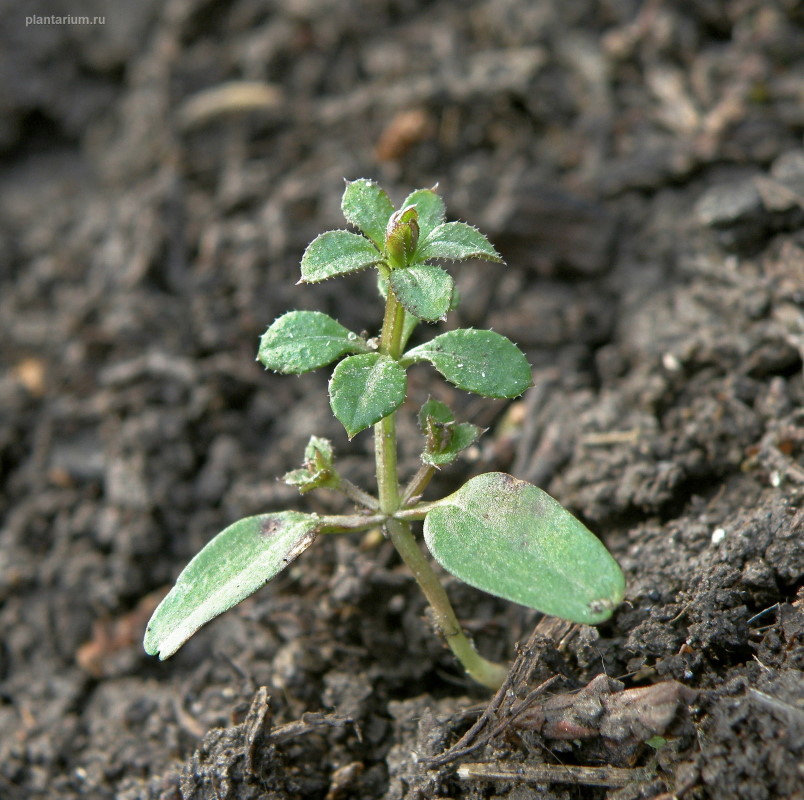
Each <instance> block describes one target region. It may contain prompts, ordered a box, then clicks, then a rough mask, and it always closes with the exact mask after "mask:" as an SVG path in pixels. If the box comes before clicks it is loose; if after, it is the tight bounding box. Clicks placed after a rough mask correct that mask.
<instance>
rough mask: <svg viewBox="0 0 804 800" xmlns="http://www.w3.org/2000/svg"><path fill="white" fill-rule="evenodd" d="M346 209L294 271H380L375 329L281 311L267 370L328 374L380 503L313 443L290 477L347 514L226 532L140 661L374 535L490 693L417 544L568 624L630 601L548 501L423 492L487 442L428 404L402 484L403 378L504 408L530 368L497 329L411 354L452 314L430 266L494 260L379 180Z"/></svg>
mask: <svg viewBox="0 0 804 800" xmlns="http://www.w3.org/2000/svg"><path fill="white" fill-rule="evenodd" d="M341 206H342V209H343V213H344V216H345V217H346V220H347V222H349V223H350V224H351V225H352V226H354V227H355V228H356V229H357V230H358V231H359V233H355V232H351V231H346V230H337V231H328V232H326V233H322V234H321V235H320V236H318V237H317V238H316V239H314V240H313V242H312V243H311V244H310V245H309V246H308V247H307V249H306V251H305V252H304V255H303V256H302V260H301V274H302V282H306V283H316V282H318V281H323V280H326V279H328V278H333V277H335V276H337V275H346V274H347V273H350V272H356V271H357V270H362V269H365V268H368V267H374V268H375V269H376V270H377V272H378V287H379V295H380V296H381V298H382V300H383V302H384V305H385V314H384V317H383V322H382V330H381V332H380V335H379V337H378V338H377V339H367V338H365V337H363V336H359V335H358V334H356V333H353V332H352V331H349V330H347V329H346V328H345V327H343V326H342V325H341V324H340V323H338V322H336V321H335V320H334V319H333V318H332V317H330V316H328V315H326V314H322V313H320V312H317V311H290V312H288V313H287V314H284V315H283V316H281V317H279V318H278V319H277V320H275V321H274V323H273V324H272V325H271V326H270V327H269V328H268V330H267V331H266V332H265V334H264V335H263V337H262V340H261V342H260V348H259V355H258V360H259V361H261V362H262V363H263V365H264V366H265V367H266V368H267V369H271V370H276V371H278V372H283V373H294V374H300V373H303V372H308V371H309V370H313V369H317V368H318V367H324V366H327V365H328V364H331V363H333V362H335V361H338V364H337V366H336V367H335V369H334V370H333V373H332V378H331V380H330V382H329V400H330V405H331V407H332V412H333V414H334V415H335V416H336V417H337V419H338V420H340V422H341V423H342V424H343V426H344V428H345V429H346V433H347V435H348V436H349V437H350V438H351V437H352V436H354V435H355V434H357V433H359V432H360V431H362V430H364V429H366V428H369V427H372V426H373V428H374V431H373V432H374V450H375V466H376V476H377V494H376V495H372V494H370V493H369V492H367V491H366V490H364V489H362V488H360V487H358V486H356V485H354V484H352V483H351V482H350V481H348V480H347V479H346V478H344V477H342V476H341V475H340V474H339V473H338V470H337V468H336V465H335V459H334V454H333V448H332V444H331V443H330V442H329V441H328V440H326V439H322V438H319V437H316V436H313V437H312V438H311V439H310V442H309V444H308V445H307V448H306V450H305V454H304V464H303V466H302V467H301V468H300V469H297V470H294V471H292V472H290V473H288V474H287V475H286V476H285V478H284V479H285V481H286V482H288V483H289V484H292V485H295V486H297V487H298V489H299V491H300V492H302V493H305V492H310V491H313V490H315V489H318V488H321V487H325V488H327V489H332V490H335V491H339V492H342V493H343V494H345V495H346V496H347V497H348V498H349V499H350V500H352V501H353V502H354V503H355V505H356V507H357V509H358V510H356V511H355V513H354V514H348V515H333V516H322V515H319V514H304V513H301V512H299V511H278V512H270V513H267V514H260V515H258V516H255V517H248V518H246V519H242V520H240V521H239V522H235V523H234V524H233V525H230V526H229V527H228V528H226V529H225V530H224V531H222V532H221V533H220V534H218V535H217V536H216V537H215V538H214V539H212V541H211V542H210V543H209V544H208V545H207V546H206V547H204V549H203V550H201V552H200V553H199V554H198V555H197V556H196V557H195V558H194V559H193V560H192V561H191V562H190V563H189V564H188V566H187V567H186V568H185V570H184V571H183V572H182V573H181V574H180V575H179V577H178V579H177V581H176V585H175V586H174V587H173V589H172V590H171V591H170V593H169V594H168V595H167V597H165V599H164V600H163V601H162V603H161V604H160V605H159V607H158V608H157V609H156V611H155V612H154V615H153V617H152V618H151V621H150V623H149V624H148V628H147V631H146V634H145V649H146V650H147V652H148V653H151V654H153V655H157V654H158V655H159V657H160V658H167V657H168V656H171V655H173V653H175V652H176V651H177V650H178V649H179V648H180V647H181V646H182V644H184V642H186V641H187V639H188V638H189V637H190V636H192V635H193V633H195V632H196V631H197V630H198V629H199V628H200V627H201V626H202V625H204V624H205V623H206V622H208V621H209V620H211V619H212V618H213V617H216V616H217V615H218V614H221V613H222V612H224V611H226V610H227V609H229V608H231V607H232V606H234V605H235V604H236V603H239V602H240V601H241V600H243V599H244V598H246V597H248V596H249V595H251V594H252V593H254V592H255V591H257V589H259V588H260V587H261V586H263V585H264V584H265V583H266V582H267V581H269V580H270V579H271V578H273V577H274V576H275V575H276V574H277V573H279V572H280V571H281V570H283V569H284V568H285V567H287V566H288V564H290V563H291V562H292V561H293V560H294V559H295V558H296V557H297V556H299V555H300V554H301V553H302V552H303V551H304V550H306V549H307V548H308V547H309V546H310V545H311V544H312V543H313V542H314V541H315V540H316V538H317V537H318V536H320V535H322V534H335V533H353V532H356V531H366V530H369V529H372V528H377V527H381V528H382V530H383V531H384V533H385V535H386V536H387V537H388V538H389V539H390V540H391V541H392V542H393V544H394V546H395V547H396V549H397V551H398V552H399V555H400V556H401V557H402V559H403V561H404V562H405V563H406V564H407V566H408V567H409V568H410V570H411V572H412V573H413V576H414V577H415V578H416V580H417V582H418V583H419V586H420V587H421V589H422V591H423V592H424V594H425V596H426V597H427V600H428V601H429V603H430V606H431V607H432V611H433V616H434V619H435V621H436V624H437V625H438V628H439V629H440V631H441V633H442V635H443V636H444V638H445V640H446V642H447V644H448V645H449V647H450V648H451V649H452V651H453V653H454V654H455V656H456V657H457V658H458V660H459V661H460V662H461V664H463V666H464V668H465V669H466V671H467V673H468V674H469V675H470V676H471V677H472V678H474V679H475V680H476V681H478V682H480V683H481V684H484V685H486V686H489V687H492V688H494V687H497V686H499V685H500V684H501V683H502V681H503V679H504V678H505V675H506V668H505V666H503V665H502V664H497V663H493V662H491V661H489V660H487V659H485V658H483V657H482V656H481V655H480V654H479V653H478V652H477V650H475V647H474V645H473V643H472V642H471V640H470V639H469V638H468V637H467V636H466V634H465V633H464V632H463V630H462V628H461V625H460V623H459V622H458V618H457V617H456V615H455V612H454V610H453V608H452V606H451V605H450V602H449V600H448V598H447V594H446V592H445V591H444V588H443V586H442V585H441V583H440V581H439V578H438V576H437V574H436V572H435V571H434V569H433V567H432V566H431V563H430V560H429V559H428V558H427V557H426V556H425V554H424V552H423V551H422V548H421V546H420V545H419V543H418V542H417V540H416V537H415V536H414V533H413V529H412V523H414V522H416V521H418V520H424V541H425V543H426V545H427V548H428V549H429V551H430V553H431V554H432V556H433V557H434V558H435V560H436V561H437V562H438V563H439V564H440V565H441V566H442V567H443V568H444V569H445V570H446V571H447V572H450V573H452V574H453V575H455V576H456V577H458V578H460V579H461V580H463V581H465V582H466V583H468V584H469V585H471V586H474V587H476V588H479V589H483V590H484V591H486V592H489V593H490V594H493V595H496V596H498V597H503V598H506V599H508V600H512V601H514V602H516V603H521V604H523V605H525V606H529V607H530V608H534V609H537V610H539V611H542V612H544V613H546V614H552V615H554V616H557V617H563V618H565V619H568V620H572V621H574V622H581V623H587V624H592V625H594V624H596V623H599V622H602V621H603V620H605V619H607V618H608V617H609V616H610V615H611V613H612V611H613V609H614V608H615V607H616V606H617V605H618V604H619V603H620V601H621V600H622V598H623V593H624V588H625V586H624V578H623V574H622V572H621V570H620V568H619V566H618V565H617V563H616V562H615V561H614V559H613V558H612V557H611V555H609V553H608V551H607V550H606V549H605V547H604V546H603V545H602V544H601V542H600V541H599V540H598V539H597V538H596V537H595V536H594V535H593V534H592V533H590V532H589V531H588V530H587V529H586V528H585V527H584V526H583V525H582V524H581V523H580V522H579V521H578V520H577V519H575V518H574V517H573V516H572V515H571V514H570V513H569V512H568V511H566V510H565V509H564V508H563V507H562V506H561V505H560V504H559V503H557V502H556V501H555V500H554V499H553V498H552V497H550V496H549V495H547V494H546V493H545V492H543V491H542V490H541V489H538V488H537V487H536V486H533V485H531V484H529V483H525V482H524V481H520V480H517V479H516V478H513V477H511V476H510V475H506V474H504V473H501V472H490V473H486V474H484V475H478V476H477V477H475V478H472V479H471V480H469V481H468V482H467V483H465V484H464V485H463V486H462V487H461V488H460V489H458V491H456V492H454V493H453V494H451V495H449V496H448V497H444V498H442V499H440V500H428V501H423V500H422V499H421V498H422V495H423V493H424V490H425V489H426V487H427V485H428V483H429V482H430V479H431V478H432V477H433V475H434V474H435V471H436V470H438V469H439V468H441V467H443V466H445V465H447V464H449V463H450V462H452V461H454V460H455V459H456V458H457V456H458V454H459V453H460V451H461V450H463V449H464V448H466V447H468V446H469V445H471V444H472V443H473V442H474V441H475V440H476V439H477V438H478V436H479V435H480V434H481V432H482V431H481V430H480V428H478V427H477V426H475V425H473V424H471V423H469V422H458V421H456V420H455V417H454V415H453V413H452V411H451V410H450V409H449V408H448V407H447V406H446V405H445V404H444V403H441V402H439V401H437V400H428V401H427V402H426V403H425V404H424V406H422V408H421V410H420V411H419V425H420V428H421V431H422V434H423V439H424V444H423V448H422V454H421V467H420V468H419V470H418V471H417V472H416V474H415V475H413V476H412V477H411V478H410V480H409V481H408V482H407V483H406V484H402V483H400V479H399V474H398V469H397V432H396V414H397V410H398V409H399V407H400V406H401V405H402V403H403V402H404V400H405V397H406V395H407V374H406V370H407V368H408V367H409V366H410V365H411V364H415V363H417V362H428V363H430V364H431V365H432V366H433V367H435V369H436V370H437V371H438V372H440V373H441V375H442V376H443V377H444V378H446V379H447V380H448V381H449V382H450V383H452V384H454V385H455V386H457V387H458V388H459V389H463V390H465V391H468V392H475V393H477V394H480V395H484V396H485V397H499V398H513V397H517V396H519V395H520V394H522V393H523V392H524V391H525V390H526V389H527V388H528V387H529V386H530V385H531V368H530V365H529V364H528V362H527V360H526V358H525V356H524V355H523V353H522V352H521V351H520V350H519V349H518V348H517V347H516V345H514V344H513V343H512V342H511V341H509V340H508V339H506V338H505V337H504V336H501V335H500V334H498V333H495V332H493V331H483V330H474V329H459V330H452V331H448V332H447V333H442V334H440V335H438V336H435V337H434V338H432V339H431V340H430V341H428V342H426V343H425V344H420V345H418V346H417V347H413V348H411V349H406V348H407V344H408V341H409V339H410V336H411V333H412V332H413V330H414V328H415V327H416V325H417V324H418V323H419V322H422V321H423V322H430V323H433V322H437V321H439V320H442V319H444V318H445V317H446V315H447V313H448V312H449V311H450V310H451V309H453V308H455V307H456V303H457V300H456V297H457V295H456V292H455V283H454V281H453V278H452V276H451V275H450V274H449V273H448V272H446V271H445V270H444V269H443V268H442V267H441V266H439V265H437V264H435V263H432V262H434V261H439V262H441V261H461V260H464V259H469V258H472V259H482V260H485V261H501V260H502V259H501V258H500V256H499V255H498V253H497V251H496V250H495V249H494V247H493V246H492V245H491V244H490V243H489V241H488V239H486V237H485V236H484V235H483V234H481V233H480V232H479V231H478V230H477V229H475V228H473V227H471V226H470V225H467V224H466V223H463V222H445V209H444V203H443V201H442V199H441V197H440V196H439V195H438V194H436V192H435V191H433V190H431V189H420V190H418V191H415V192H413V193H412V194H411V195H409V196H408V197H407V199H406V200H405V201H404V203H403V204H402V207H401V208H400V209H399V210H398V211H395V210H394V208H393V206H392V204H391V201H390V199H389V198H388V195H387V194H386V193H385V192H384V191H383V190H382V189H381V188H380V187H379V186H378V185H377V184H376V183H374V182H372V181H368V180H362V179H361V180H357V181H353V182H351V183H347V185H346V190H345V191H344V194H343V200H342V204H341Z"/></svg>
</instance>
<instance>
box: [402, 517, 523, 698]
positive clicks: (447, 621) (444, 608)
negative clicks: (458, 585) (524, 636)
mask: <svg viewBox="0 0 804 800" xmlns="http://www.w3.org/2000/svg"><path fill="white" fill-rule="evenodd" d="M386 525H387V528H388V534H389V537H390V539H391V541H392V542H393V544H394V547H396V549H397V552H398V553H399V555H400V556H402V560H403V561H404V562H405V564H407V566H408V569H410V571H411V572H412V573H413V577H414V578H416V582H417V583H418V584H419V586H420V588H421V590H422V591H423V592H424V596H425V597H426V598H427V601H428V602H429V603H430V607H431V608H432V609H433V616H434V617H435V622H436V625H438V627H439V629H440V630H441V633H442V634H444V638H445V639H446V640H447V644H448V645H449V648H450V650H452V652H453V653H454V655H455V657H456V658H457V659H458V661H460V662H461V664H463V667H464V669H465V670H466V672H467V674H468V675H469V676H470V677H471V678H473V679H474V680H476V681H477V682H478V683H481V684H483V686H488V687H489V689H499V688H500V686H501V684H502V682H503V681H504V680H505V677H506V675H507V674H508V668H507V667H506V666H504V665H503V664H497V663H495V662H493V661H489V660H488V659H485V658H483V656H481V655H480V653H478V652H477V650H475V646H474V645H473V644H472V641H471V640H470V639H469V637H468V636H467V635H466V634H465V633H464V632H463V630H462V629H461V624H460V622H458V618H457V617H456V616H455V612H454V611H453V609H452V604H451V603H450V602H449V598H448V597H447V593H446V591H445V590H444V587H443V586H442V585H441V581H439V580H438V576H437V575H436V574H435V571H434V570H433V568H432V567H431V566H430V562H429V561H428V560H427V559H426V558H425V556H424V554H423V553H422V551H421V548H420V547H419V545H418V544H417V543H416V539H415V538H414V537H413V534H412V533H411V530H410V523H409V522H404V521H403V520H400V519H389V520H388V522H387V523H386Z"/></svg>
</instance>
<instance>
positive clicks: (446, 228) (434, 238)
mask: <svg viewBox="0 0 804 800" xmlns="http://www.w3.org/2000/svg"><path fill="white" fill-rule="evenodd" d="M416 258H417V259H419V260H421V261H425V260H426V259H428V258H445V259H449V260H450V261H462V260H463V259H465V258H482V259H483V260H484V261H502V258H501V256H500V254H499V253H498V252H497V251H496V250H495V249H494V247H493V245H492V244H491V242H489V240H488V239H487V238H486V237H485V236H484V235H483V234H482V233H481V232H480V231H479V230H478V229H477V228H473V227H472V226H471V225H467V224H466V223H465V222H445V223H444V224H443V225H439V226H438V227H437V228H435V229H433V230H432V231H431V232H430V234H429V235H428V236H427V237H424V236H421V237H420V239H419V248H418V250H417V251H416Z"/></svg>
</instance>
